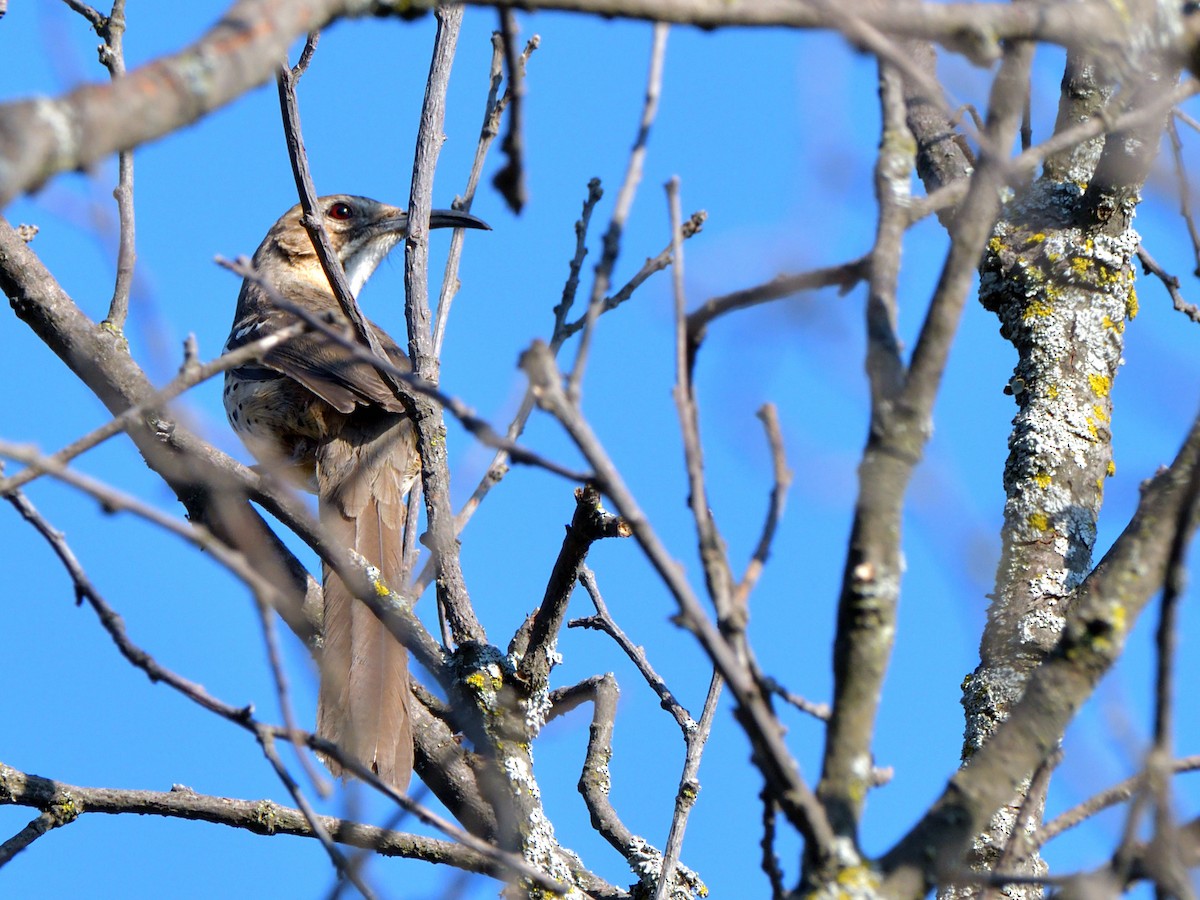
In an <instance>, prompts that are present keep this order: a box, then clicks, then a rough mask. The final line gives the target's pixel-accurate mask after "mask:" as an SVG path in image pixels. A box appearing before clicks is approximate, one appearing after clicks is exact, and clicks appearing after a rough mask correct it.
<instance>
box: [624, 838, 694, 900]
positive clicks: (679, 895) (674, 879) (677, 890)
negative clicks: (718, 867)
mask: <svg viewBox="0 0 1200 900" xmlns="http://www.w3.org/2000/svg"><path fill="white" fill-rule="evenodd" d="M625 859H626V861H627V862H628V863H629V868H630V869H631V870H632V871H633V874H634V875H635V876H637V880H638V882H639V883H640V884H641V885H642V886H643V887H644V888H645V889H646V890H647V891H648V892H649V894H653V893H654V890H655V888H656V887H657V886H658V881H659V878H661V877H662V866H663V855H662V853H661V852H660V851H659V850H658V849H657V848H656V847H654V846H652V845H651V844H649V843H647V841H646V840H645V838H641V837H638V836H637V835H634V836H633V838H632V839H631V840H630V842H629V846H628V847H626V848H625ZM666 896H667V897H668V898H669V900H692V898H693V897H707V896H708V887H707V886H706V885H705V884H704V882H703V881H702V880H701V878H700V876H699V875H698V874H696V873H695V872H694V871H692V870H691V869H689V868H688V867H687V866H685V865H683V864H682V863H679V862H676V863H675V868H674V870H673V871H672V873H671V883H670V885H669V886H668V887H667V893H666Z"/></svg>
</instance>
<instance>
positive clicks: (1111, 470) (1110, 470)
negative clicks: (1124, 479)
mask: <svg viewBox="0 0 1200 900" xmlns="http://www.w3.org/2000/svg"><path fill="white" fill-rule="evenodd" d="M1104 470H1105V473H1106V474H1107V475H1108V477H1109V478H1112V477H1113V476H1114V475H1116V474H1117V464H1116V462H1114V461H1113V460H1111V459H1110V460H1109V461H1108V465H1107V466H1105V469H1104Z"/></svg>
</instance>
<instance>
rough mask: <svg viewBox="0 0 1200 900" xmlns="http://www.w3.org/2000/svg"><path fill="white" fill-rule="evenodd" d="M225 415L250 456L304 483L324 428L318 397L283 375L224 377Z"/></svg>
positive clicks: (310, 475) (311, 470) (311, 471)
mask: <svg viewBox="0 0 1200 900" xmlns="http://www.w3.org/2000/svg"><path fill="white" fill-rule="evenodd" d="M224 399H225V415H226V416H227V417H228V418H229V424H230V425H232V426H233V429H234V431H236V432H237V433H238V436H239V437H241V439H242V441H243V442H244V443H245V444H246V446H247V447H248V448H249V450H250V452H251V453H253V454H254V456H255V458H256V459H257V460H258V461H259V462H260V463H262V464H263V465H264V466H266V467H267V468H269V469H271V470H278V471H279V473H280V474H284V475H286V476H288V477H289V478H292V479H296V480H299V481H300V482H301V483H302V484H303V485H304V486H306V487H307V486H309V485H310V483H311V481H312V479H313V474H314V471H315V465H316V447H317V444H318V443H319V442H320V440H321V437H322V435H323V434H324V432H325V423H324V418H325V417H324V416H323V415H322V409H321V407H322V406H323V404H322V402H321V401H320V400H319V399H318V398H317V397H315V396H313V394H312V393H310V392H309V391H308V390H306V389H305V388H303V387H302V386H300V385H299V384H297V383H296V382H294V381H292V380H291V379H289V378H284V377H282V376H280V377H279V378H256V379H247V378H240V377H238V376H237V374H236V370H234V372H231V373H227V374H226V377H225V396H224Z"/></svg>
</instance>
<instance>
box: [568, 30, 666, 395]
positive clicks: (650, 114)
mask: <svg viewBox="0 0 1200 900" xmlns="http://www.w3.org/2000/svg"><path fill="white" fill-rule="evenodd" d="M669 30H670V26H668V25H666V24H665V23H663V22H655V23H654V37H653V42H652V45H651V49H650V70H649V72H648V73H647V75H646V100H645V103H644V104H643V106H642V118H641V121H640V123H639V124H638V133H637V137H636V138H635V139H634V142H633V147H632V149H631V150H630V152H629V163H628V165H627V166H626V169H625V180H624V182H622V184H621V189H620V191H618V192H617V201H616V205H615V206H614V207H613V214H612V219H611V220H610V221H609V223H608V230H607V231H606V232H605V233H604V251H603V253H602V254H601V256H600V262H599V263H597V264H596V277H595V280H594V281H593V282H592V295H591V299H590V301H589V302H588V310H587V318H586V320H585V322H584V327H583V335H582V337H580V339H579V349H578V350H577V351H576V355H575V364H574V365H573V366H572V367H571V375H570V378H569V379H568V381H567V397H568V398H570V400H571V402H572V403H578V402H579V396H580V391H581V389H582V384H583V373H584V369H585V368H586V366H587V358H588V351H589V350H590V349H591V344H592V329H593V328H594V327H595V324H596V319H597V318H599V316H600V314H601V312H603V304H604V296H605V294H607V293H608V286H609V284H610V282H611V281H612V272H613V267H614V266H615V265H616V264H617V256H618V254H619V253H620V251H621V234H622V232H623V231H624V230H625V222H626V221H627V220H628V219H629V211H630V210H631V209H632V208H633V198H634V197H635V196H636V195H637V188H638V184H640V183H641V180H642V163H643V160H644V159H645V157H646V143H647V141H648V140H649V138H650V126H651V125H653V124H654V118H655V116H656V115H657V114H658V98H659V95H660V94H661V92H662V73H663V60H664V58H665V57H666V52H667V34H668V32H669Z"/></svg>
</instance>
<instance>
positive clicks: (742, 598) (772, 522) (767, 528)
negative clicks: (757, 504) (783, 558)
mask: <svg viewBox="0 0 1200 900" xmlns="http://www.w3.org/2000/svg"><path fill="white" fill-rule="evenodd" d="M757 415H758V418H759V419H760V420H762V423H763V430H764V431H765V432H766V434H767V445H768V446H769V447H770V448H771V471H772V473H773V476H774V477H773V481H772V484H771V495H770V499H769V501H768V503H767V515H766V519H765V520H764V521H763V529H762V534H760V535H759V538H758V544H757V545H756V546H755V548H754V553H753V554H752V555H751V556H750V561H749V562H748V563H747V564H746V571H745V572H744V573H743V574H742V580H741V581H739V582H738V583H737V586H736V587H735V589H734V592H733V606H734V607H735V608H740V609H744V608H745V606H746V603H747V602H748V601H749V599H750V593H751V591H753V590H754V586H755V585H756V584H758V579H759V576H761V575H762V572H763V569H764V567H765V566H766V564H767V557H768V556H769V555H770V553H771V545H772V544H773V543H774V541H775V533H776V531H777V530H778V528H779V522H780V520H781V519H782V518H783V508H784V506H785V505H786V503H787V493H788V490H789V489H790V488H791V486H792V470H791V469H789V468H788V466H787V456H786V454H785V453H784V450H783V430H782V429H781V428H780V427H779V415H778V413H777V412H776V410H775V404H774V403H764V404H763V405H762V406H761V407H760V408H759V410H758V413H757Z"/></svg>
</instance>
